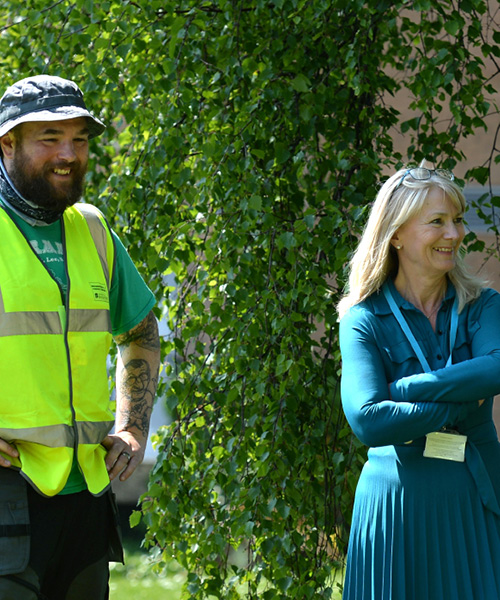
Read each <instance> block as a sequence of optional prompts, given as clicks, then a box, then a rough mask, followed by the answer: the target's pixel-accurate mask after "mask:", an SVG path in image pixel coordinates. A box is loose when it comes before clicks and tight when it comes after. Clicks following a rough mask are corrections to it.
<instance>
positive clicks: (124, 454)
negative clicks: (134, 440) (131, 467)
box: [120, 451, 132, 461]
mask: <svg viewBox="0 0 500 600" xmlns="http://www.w3.org/2000/svg"><path fill="white" fill-rule="evenodd" d="M120 456H125V457H126V458H127V460H128V461H130V459H131V458H132V457H131V456H130V454H129V453H128V452H125V451H124V452H122V453H121V455H120Z"/></svg>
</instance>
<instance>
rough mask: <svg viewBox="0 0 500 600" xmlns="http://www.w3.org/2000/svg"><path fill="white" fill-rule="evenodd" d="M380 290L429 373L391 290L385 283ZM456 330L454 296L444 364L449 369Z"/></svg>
mask: <svg viewBox="0 0 500 600" xmlns="http://www.w3.org/2000/svg"><path fill="white" fill-rule="evenodd" d="M382 290H383V292H384V295H385V298H386V300H387V302H388V303H389V306H390V308H391V310H392V312H393V314H394V316H395V317H396V319H397V321H398V323H399V324H400V326H401V329H402V330H403V332H404V334H405V335H406V337H407V339H408V341H409V342H410V344H411V347H412V348H413V350H414V352H415V354H416V355H417V358H418V360H419V361H420V364H421V365H422V368H423V369H424V371H425V372H426V373H429V372H430V371H431V370H432V369H431V368H430V366H429V363H428V362H427V360H426V358H425V356H424V353H423V352H422V349H421V348H420V346H419V344H418V342H417V340H416V339H415V336H414V335H413V333H412V331H411V329H410V327H409V325H408V323H407V322H406V319H405V318H404V317H403V315H402V314H401V311H400V310H399V306H398V305H397V304H396V301H395V300H394V298H393V295H392V293H391V290H390V289H389V285H388V284H387V283H385V284H384V286H383V287H382ZM457 328H458V296H455V302H454V303H453V309H452V312H451V323H450V356H449V358H448V361H447V363H446V366H447V367H449V366H450V365H451V364H452V358H451V355H452V352H453V346H454V345H455V340H456V337H457Z"/></svg>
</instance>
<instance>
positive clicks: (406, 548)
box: [342, 446, 500, 600]
mask: <svg viewBox="0 0 500 600" xmlns="http://www.w3.org/2000/svg"><path fill="white" fill-rule="evenodd" d="M498 469H499V476H500V464H499V465H498ZM342 598H343V600H448V599H449V600H500V517H498V516H497V515H496V514H495V513H493V512H492V511H490V510H488V509H486V508H485V507H484V505H483V503H482V501H481V498H480V496H479V492H478V490H477V488H476V484H475V483H474V480H473V478H472V476H471V474H470V473H469V470H468V469H467V467H466V465H465V463H459V462H453V461H448V460H441V459H435V458H424V457H423V455H422V448H420V447H413V446H386V447H383V448H375V449H370V451H369V453H368V461H367V463H366V464H365V466H364V468H363V471H362V474H361V477H360V480H359V483H358V487H357V489H356V497H355V502H354V510H353V520H352V527H351V535H350V540H349V550H348V557H347V568H346V577H345V582H344V593H343V596H342Z"/></svg>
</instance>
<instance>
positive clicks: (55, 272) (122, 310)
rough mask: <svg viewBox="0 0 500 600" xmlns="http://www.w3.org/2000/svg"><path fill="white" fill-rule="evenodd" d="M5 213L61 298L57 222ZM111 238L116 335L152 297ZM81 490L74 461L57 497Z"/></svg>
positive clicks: (147, 307)
mask: <svg viewBox="0 0 500 600" xmlns="http://www.w3.org/2000/svg"><path fill="white" fill-rule="evenodd" d="M6 210H7V212H8V213H9V215H10V216H11V217H12V219H13V220H14V222H15V223H16V224H17V225H18V227H19V228H20V230H21V231H22V232H23V234H24V235H25V237H26V238H27V239H28V241H29V243H30V244H31V247H32V248H33V250H34V251H35V253H36V254H37V255H38V257H39V258H40V260H41V261H42V262H43V263H44V264H45V266H46V267H47V269H48V270H49V272H50V273H51V275H52V277H53V278H54V279H55V280H56V281H57V283H58V285H59V287H60V289H61V293H62V295H63V297H64V299H65V298H66V291H67V289H68V285H67V280H66V269H65V266H64V254H63V244H62V235H61V222H60V221H56V222H55V223H52V224H51V225H44V226H36V225H31V224H29V223H27V222H26V221H25V220H24V219H23V218H22V217H20V216H19V215H17V214H16V213H14V212H13V211H11V210H9V208H7V207H6ZM112 235H113V239H114V241H115V249H116V250H115V254H116V260H115V269H114V272H113V278H112V282H111V289H110V294H109V306H110V318H111V331H112V333H113V335H114V336H116V335H120V334H122V333H125V332H126V331H129V330H130V329H132V328H133V327H135V326H136V325H138V324H139V323H140V322H141V321H142V320H143V319H144V317H145V316H146V315H147V314H148V313H149V311H150V310H151V309H152V308H153V306H154V305H155V298H154V296H153V293H152V292H151V290H150V289H149V288H148V287H147V285H146V284H145V283H144V281H143V279H142V277H141V276H140V274H139V272H138V271H137V269H136V267H135V265H134V263H133V262H132V260H131V258H130V256H129V255H128V253H127V251H126V250H125V247H124V246H123V244H122V243H121V241H120V239H119V238H118V236H117V235H116V234H115V233H114V231H112ZM84 489H87V485H86V483H85V480H84V478H83V475H82V473H81V471H80V469H79V467H78V464H77V462H76V460H74V461H73V466H72V469H71V473H70V475H69V477H68V481H67V482H66V485H65V487H64V489H63V490H62V491H61V492H60V494H73V493H76V492H80V491H82V490H84Z"/></svg>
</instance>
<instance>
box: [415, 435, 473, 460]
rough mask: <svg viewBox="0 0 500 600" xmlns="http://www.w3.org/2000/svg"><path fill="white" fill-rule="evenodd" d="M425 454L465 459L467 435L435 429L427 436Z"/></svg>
mask: <svg viewBox="0 0 500 600" xmlns="http://www.w3.org/2000/svg"><path fill="white" fill-rule="evenodd" d="M425 437H426V438H427V439H426V441H425V448H424V456H425V457H426V458H441V459H443V460H454V461H456V462H464V461H465V445H466V444H467V436H466V435H461V434H459V433H447V432H443V431H435V432H434V433H428V434H427V435H426V436H425Z"/></svg>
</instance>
